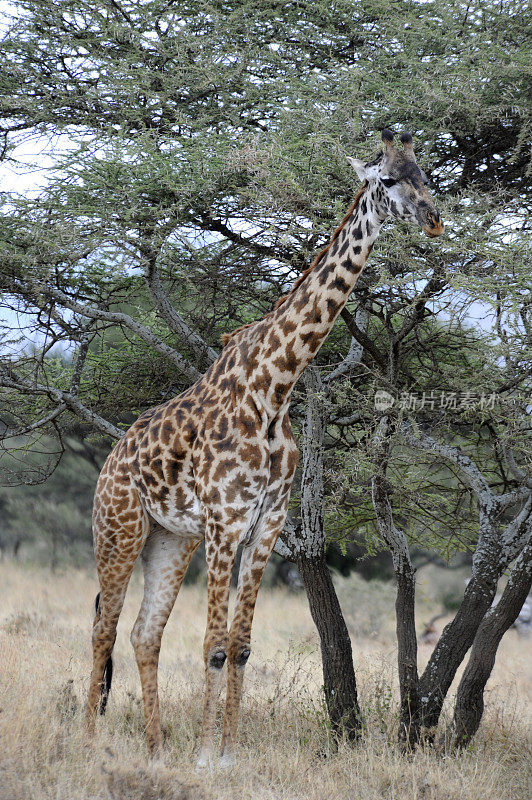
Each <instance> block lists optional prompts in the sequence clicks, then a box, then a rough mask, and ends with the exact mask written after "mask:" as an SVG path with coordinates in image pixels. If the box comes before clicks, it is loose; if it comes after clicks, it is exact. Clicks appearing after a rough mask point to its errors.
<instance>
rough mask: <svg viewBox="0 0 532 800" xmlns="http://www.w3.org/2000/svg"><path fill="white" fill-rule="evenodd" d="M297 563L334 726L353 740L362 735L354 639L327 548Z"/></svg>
mask: <svg viewBox="0 0 532 800" xmlns="http://www.w3.org/2000/svg"><path fill="white" fill-rule="evenodd" d="M298 567H299V571H300V573H301V578H302V580H303V584H304V586H305V589H306V592H307V597H308V603H309V607H310V613H311V614H312V619H313V620H314V623H315V625H316V628H317V629H318V633H319V636H320V644H321V657H322V666H323V688H324V691H325V702H326V704H327V710H328V712H329V717H330V720H331V726H332V729H333V731H334V733H335V735H336V736H337V737H339V738H341V737H342V736H344V735H345V736H346V737H347V738H348V739H349V740H350V741H354V740H356V739H358V738H359V736H360V731H361V728H362V717H361V714H360V707H359V705H358V696H357V685H356V678H355V670H354V668H353V655H352V650H351V640H350V638H349V632H348V630H347V625H346V624H345V620H344V617H343V614H342V610H341V608H340V603H339V601H338V597H337V595H336V590H335V588H334V584H333V581H332V578H331V573H330V572H329V568H328V567H327V564H326V561H325V551H324V550H322V551H321V553H320V554H319V555H318V556H314V557H313V558H308V557H306V556H305V555H301V556H300V557H299V559H298Z"/></svg>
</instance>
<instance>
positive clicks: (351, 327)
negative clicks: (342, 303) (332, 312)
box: [340, 308, 386, 371]
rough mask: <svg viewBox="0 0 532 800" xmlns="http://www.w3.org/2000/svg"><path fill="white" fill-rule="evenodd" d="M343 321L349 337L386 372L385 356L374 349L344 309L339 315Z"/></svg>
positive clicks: (352, 317) (351, 316)
mask: <svg viewBox="0 0 532 800" xmlns="http://www.w3.org/2000/svg"><path fill="white" fill-rule="evenodd" d="M340 316H341V317H342V319H343V321H344V322H345V324H346V326H347V330H348V331H349V333H350V334H351V336H352V337H353V338H354V339H356V341H357V342H358V343H359V344H360V345H361V346H362V347H363V348H364V350H366V351H367V352H368V353H369V354H370V355H371V357H372V358H373V360H374V361H375V362H376V363H377V364H378V365H379V366H380V367H381V369H383V370H384V371H386V358H385V356H384V355H383V354H382V353H381V352H380V351H379V350H378V349H377V348H376V347H375V345H374V344H373V342H372V341H371V339H370V338H369V336H367V335H366V334H365V333H364V331H363V330H361V329H360V328H359V327H358V325H357V323H356V320H355V318H354V316H353V315H352V314H351V312H350V311H348V310H347V308H344V309H343V310H342V312H341V314H340Z"/></svg>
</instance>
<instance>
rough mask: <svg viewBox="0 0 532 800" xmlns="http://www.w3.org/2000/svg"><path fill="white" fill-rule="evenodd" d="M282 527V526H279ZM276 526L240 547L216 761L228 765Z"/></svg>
mask: <svg viewBox="0 0 532 800" xmlns="http://www.w3.org/2000/svg"><path fill="white" fill-rule="evenodd" d="M281 527H282V526H281ZM279 532H280V529H276V530H274V531H272V530H271V529H270V530H269V531H268V533H267V534H266V535H264V536H263V537H261V538H260V539H259V540H258V541H255V542H254V543H253V544H252V545H250V546H248V547H244V550H243V553H242V560H241V562H240V572H239V577H238V591H237V598H236V603H235V613H234V617H233V622H232V624H231V630H230V632H229V647H228V653H227V696H226V704H225V716H224V727H223V734H222V749H221V758H220V763H221V765H222V766H226V767H228V766H232V765H233V764H234V763H235V762H236V759H235V743H236V735H237V728H238V712H239V708H240V698H241V695H242V684H243V681H244V670H245V667H246V664H247V660H248V658H249V656H250V653H251V647H250V642H251V626H252V623H253V613H254V611H255V603H256V600H257V593H258V590H259V586H260V582H261V580H262V575H263V573H264V569H265V567H266V564H267V562H268V559H269V557H270V554H271V552H272V550H273V547H274V545H275V542H276V540H277V535H278V533H279Z"/></svg>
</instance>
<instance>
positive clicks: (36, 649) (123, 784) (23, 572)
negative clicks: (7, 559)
mask: <svg viewBox="0 0 532 800" xmlns="http://www.w3.org/2000/svg"><path fill="white" fill-rule="evenodd" d="M0 585H1V586H2V606H1V610H0V800H47V799H48V798H50V800H51V799H52V798H53V799H54V800H63V798H64V800H82V799H83V800H89V798H90V799H91V800H92V799H96V798H98V800H100V798H111V800H194V799H196V798H197V800H200V799H202V798H205V799H206V800H207V799H208V798H236V797H238V798H252V800H262V799H263V798H264V800H266V799H267V798H272V799H273V798H275V799H276V800H277V799H279V800H280V799H282V800H285V799H286V800H298V799H299V798H308V799H309V800H325V798H327V800H329V798H331V799H333V798H334V800H336V799H337V798H338V799H342V800H343V799H344V798H345V800H358V799H359V798H363V800H377V798H383V799H384V798H385V800H415V799H417V798H423V800H476V798H478V799H479V800H525V798H528V797H529V796H530V785H529V784H528V783H527V781H529V780H530V774H529V772H527V764H528V763H529V759H530V746H529V745H527V731H526V721H527V714H528V715H529V711H530V707H531V705H532V675H531V674H530V663H531V661H532V659H531V654H532V652H531V651H532V642H526V643H525V642H524V641H523V640H519V639H518V638H517V635H516V634H515V633H513V632H510V633H509V634H507V636H506V637H505V640H504V641H503V644H502V646H501V652H500V655H499V658H498V661H497V665H496V668H495V672H494V675H493V677H492V679H491V681H490V684H489V687H488V692H487V711H486V717H485V720H484V722H483V725H482V728H481V731H480V732H479V735H478V736H477V739H476V741H475V743H474V746H473V747H472V748H471V749H470V750H469V751H467V752H466V753H464V754H462V755H461V756H459V757H454V756H453V757H450V756H441V755H437V754H436V753H434V752H432V751H431V750H429V749H426V750H423V749H421V750H420V751H419V752H418V753H416V754H415V755H414V756H413V757H411V758H405V757H402V756H401V755H400V754H399V752H398V750H397V748H396V746H395V744H394V729H395V722H396V720H395V707H396V703H395V695H396V688H395V671H394V661H395V652H394V646H393V634H392V630H393V617H392V606H391V603H392V601H393V592H392V593H390V592H389V589H387V588H386V587H379V586H378V585H377V586H376V587H375V586H368V585H367V584H361V583H359V582H358V583H357V581H356V579H355V580H348V581H340V582H339V590H340V594H341V597H342V601H343V604H344V607H345V610H346V616H347V618H348V623H349V625H350V629H351V631H352V633H353V635H354V636H356V640H355V641H354V652H355V665H356V669H357V675H358V680H359V685H360V688H361V695H362V702H363V705H364V709H365V712H366V715H367V720H368V731H369V732H368V734H367V737H366V739H365V741H364V742H363V743H362V744H361V745H360V746H359V747H358V748H356V749H350V748H348V747H343V746H342V747H340V749H339V751H338V752H336V753H335V752H333V751H332V749H331V747H330V741H329V738H328V735H327V726H326V717H325V715H324V711H323V707H322V703H321V699H320V694H319V686H320V680H321V673H320V661H319V655H318V648H317V641H316V635H315V632H314V627H313V624H312V621H311V619H310V615H309V613H308V610H307V606H306V601H305V598H304V597H303V596H293V595H289V594H287V593H285V592H282V591H263V592H262V593H261V594H260V595H259V603H258V607H257V614H256V623H255V627H254V638H253V643H252V645H253V654H252V658H251V660H250V664H249V667H248V670H247V675H246V693H245V697H244V701H243V713H242V723H241V729H240V741H241V742H242V745H241V752H240V762H239V766H238V768H236V769H235V770H233V771H231V772H214V773H212V774H211V773H206V774H203V775H201V776H197V775H196V774H195V772H194V760H193V759H194V752H195V748H196V746H197V737H198V733H199V728H200V715H201V699H202V663H201V643H202V638H203V628H204V620H205V597H204V592H203V590H202V588H201V587H199V586H197V587H185V588H184V589H183V591H182V593H181V595H180V597H179V599H178V603H177V605H176V610H175V611H174V614H173V615H172V617H171V619H170V622H169V624H168V627H167V631H166V634H165V638H164V641H163V649H162V654H161V668H160V683H161V702H162V709H163V719H164V725H165V732H166V745H165V754H164V758H163V759H162V760H161V761H159V762H156V763H153V764H149V763H148V761H147V759H146V756H145V750H144V739H143V723H142V712H141V707H140V697H139V681H138V676H137V673H136V666H135V663H134V659H133V654H132V650H131V647H130V645H129V641H128V636H129V631H130V629H131V627H132V625H133V621H134V618H135V615H136V611H137V609H138V606H139V603H140V593H141V586H140V581H139V578H138V577H137V576H136V577H135V578H134V580H133V582H132V586H131V589H130V592H129V594H128V598H127V600H126V606H125V609H124V614H123V617H122V619H121V624H120V626H119V635H118V639H117V644H116V648H115V656H116V660H115V666H116V671H115V683H114V686H113V693H112V696H111V700H110V705H109V711H108V714H107V717H106V718H105V719H104V720H100V721H99V726H98V736H97V739H96V741H95V742H94V743H93V744H92V745H88V744H87V742H86V741H85V738H84V735H83V725H82V710H83V702H84V696H85V691H86V686H87V677H88V674H89V660H90V650H89V639H90V624H91V607H92V601H93V597H94V594H95V591H96V582H95V580H94V578H93V577H89V576H88V575H87V574H86V573H83V572H75V573H70V574H69V575H64V576H52V575H50V574H49V573H47V572H44V571H38V570H33V569H30V568H24V567H17V566H14V565H12V564H6V563H4V564H0ZM355 597H356V598H357V601H356V606H355ZM366 607H367V609H368V614H367V618H365V617H364V613H363V609H364V608H366ZM355 608H356V610H355ZM376 612H378V615H381V616H382V619H380V618H379V616H378V615H377V614H376ZM428 613H429V611H427V614H428ZM421 616H422V617H423V614H422V615H421ZM428 655H429V650H428V648H422V652H421V658H422V659H426V658H427V657H428Z"/></svg>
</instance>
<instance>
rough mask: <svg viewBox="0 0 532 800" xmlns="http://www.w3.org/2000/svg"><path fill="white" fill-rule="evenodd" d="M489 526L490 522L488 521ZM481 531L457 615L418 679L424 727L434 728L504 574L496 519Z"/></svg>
mask: <svg viewBox="0 0 532 800" xmlns="http://www.w3.org/2000/svg"><path fill="white" fill-rule="evenodd" d="M485 525H486V528H487V526H488V523H487V522H486V523H485ZM490 525H491V526H492V530H491V531H484V532H483V533H482V536H481V538H482V541H483V544H482V547H481V546H480V541H479V544H478V545H477V551H476V552H475V557H474V561H473V577H472V578H471V580H470V581H469V583H468V585H467V587H466V590H465V592H464V597H463V599H462V602H461V604H460V608H459V609H458V611H457V612H456V616H455V618H454V619H453V620H452V621H451V622H450V623H449V624H448V625H446V627H445V628H444V629H443V632H442V634H441V636H440V638H439V640H438V643H437V645H436V647H435V648H434V651H433V653H432V655H431V657H430V660H429V663H428V664H427V666H426V668H425V671H424V672H423V675H422V676H421V678H420V680H419V694H420V697H421V716H422V724H423V727H424V728H429V729H430V728H435V727H436V725H437V724H438V720H439V718H440V714H441V710H442V707H443V703H444V700H445V697H446V695H447V692H448V691H449V687H450V686H451V683H452V682H453V680H454V677H455V675H456V672H457V670H458V668H459V666H460V664H461V663H462V661H463V660H464V658H465V656H466V653H467V651H468V650H469V648H470V647H471V645H472V644H473V641H474V639H475V636H476V634H477V631H478V629H479V626H480V624H481V622H482V620H483V619H484V615H485V614H486V612H487V611H488V610H489V608H490V607H491V604H492V602H493V598H494V597H495V592H496V591H497V581H498V580H499V577H500V575H501V571H502V567H501V553H500V543H499V536H498V528H497V526H496V522H494V521H491V523H490Z"/></svg>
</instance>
